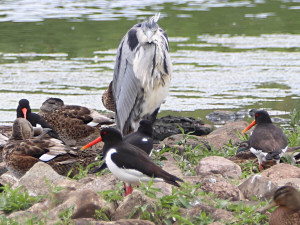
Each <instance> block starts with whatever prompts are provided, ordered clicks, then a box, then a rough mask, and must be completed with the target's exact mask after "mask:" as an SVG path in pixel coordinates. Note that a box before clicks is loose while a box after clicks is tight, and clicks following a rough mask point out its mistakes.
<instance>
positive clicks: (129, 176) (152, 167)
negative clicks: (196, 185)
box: [100, 127, 183, 196]
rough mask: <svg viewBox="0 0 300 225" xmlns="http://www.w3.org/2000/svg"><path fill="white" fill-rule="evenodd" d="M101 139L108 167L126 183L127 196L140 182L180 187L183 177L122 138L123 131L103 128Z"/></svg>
mask: <svg viewBox="0 0 300 225" xmlns="http://www.w3.org/2000/svg"><path fill="white" fill-rule="evenodd" d="M100 139H101V140H102V141H103V142H104V146H103V152H104V160H105V163H106V165H107V167H108V169H109V170H110V171H111V172H112V173H113V174H114V175H115V176H116V177H117V178H118V179H120V180H122V181H123V182H124V183H127V184H129V187H126V185H125V196H126V195H128V194H131V192H132V186H131V185H138V184H139V183H140V182H149V181H150V180H151V179H153V180H154V181H155V182H159V181H164V182H166V183H169V184H172V185H175V186H177V187H179V186H180V185H179V184H178V183H177V182H178V181H179V182H183V180H182V179H180V178H178V177H176V176H174V175H172V174H169V173H168V172H166V171H164V170H163V169H162V168H160V167H159V166H158V165H156V164H155V163H154V162H153V161H152V160H151V158H150V157H149V156H148V155H147V153H145V152H144V151H143V150H141V149H140V148H138V147H136V146H134V145H131V144H129V143H126V142H124V141H123V140H122V135H121V133H120V132H119V131H118V130H117V129H114V128H111V127H107V128H103V129H102V130H101V137H100Z"/></svg>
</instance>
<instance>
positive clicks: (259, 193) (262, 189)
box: [238, 174, 278, 200]
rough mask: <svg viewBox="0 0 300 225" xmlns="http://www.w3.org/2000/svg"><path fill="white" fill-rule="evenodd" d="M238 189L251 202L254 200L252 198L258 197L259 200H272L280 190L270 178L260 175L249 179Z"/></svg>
mask: <svg viewBox="0 0 300 225" xmlns="http://www.w3.org/2000/svg"><path fill="white" fill-rule="evenodd" d="M238 187H239V189H240V190H241V192H242V193H243V194H244V196H245V198H247V199H249V200H252V197H257V198H258V199H259V200H265V199H271V198H272V196H273V193H274V192H275V190H276V189H277V188H278V186H277V185H276V184H274V183H273V182H272V180H271V179H270V178H267V177H264V176H262V175H258V174H257V175H254V176H251V177H249V178H248V179H247V180H245V181H244V182H243V183H241V184H240V185H239V186H238Z"/></svg>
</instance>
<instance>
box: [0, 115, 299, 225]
mask: <svg viewBox="0 0 300 225" xmlns="http://www.w3.org/2000/svg"><path fill="white" fill-rule="evenodd" d="M299 118H300V113H299V112H298V111H294V112H292V113H291V122H290V124H289V125H290V126H289V127H288V128H284V132H285V133H286V135H287V138H288V142H289V146H290V147H294V146H300V124H299ZM181 131H182V134H183V135H182V139H181V140H180V141H178V142H177V143H176V144H177V145H179V146H181V147H183V148H184V151H182V150H181V151H179V149H176V148H166V147H164V148H163V149H161V151H158V152H156V151H153V158H154V161H155V163H157V164H159V165H162V164H163V163H164V160H166V157H165V156H164V153H167V152H170V153H172V154H173V158H174V159H175V161H176V164H177V165H178V166H179V168H180V169H181V171H182V173H183V174H184V175H196V173H195V168H196V167H197V165H198V163H199V160H201V159H202V158H205V157H208V156H222V157H225V158H229V157H232V156H234V155H235V154H236V151H237V149H238V146H236V145H234V144H233V143H232V141H231V140H229V141H228V143H227V144H226V145H224V146H223V147H222V148H221V149H215V148H213V147H212V146H210V149H207V148H206V147H207V146H204V145H203V144H199V145H197V146H195V147H192V146H191V145H189V144H188V143H189V139H195V138H194V137H193V136H192V135H190V134H189V133H188V134H184V132H183V130H182V129H181ZM237 134H238V136H239V137H240V140H241V141H245V140H248V138H249V136H247V135H242V134H240V133H237ZM287 162H288V163H290V161H289V159H287ZM239 165H240V167H241V169H242V179H247V178H249V177H250V176H252V175H254V174H256V173H257V172H258V164H257V160H256V159H253V160H250V159H249V160H245V161H244V162H243V163H239ZM92 166H93V165H91V166H89V167H87V168H86V169H83V168H79V173H78V174H77V175H75V176H74V177H73V178H72V179H82V178H83V177H85V176H87V174H88V170H89V169H90V168H91V167H92ZM106 172H107V170H104V171H102V172H101V173H99V174H98V175H99V176H101V175H102V174H103V173H106ZM170 172H171V173H172V171H170ZM236 182H237V181H236ZM46 183H47V184H48V188H49V189H50V196H48V197H49V198H51V195H52V194H55V193H57V192H59V191H61V187H58V186H54V187H52V186H51V185H50V183H49V182H47V180H46ZM2 189H3V192H2V193H1V194H0V197H1V199H0V207H1V210H3V211H4V212H5V213H10V212H13V211H17V210H23V209H26V208H28V207H30V206H31V205H32V204H34V203H36V202H38V201H40V199H41V198H42V197H41V196H40V197H32V196H29V194H28V192H26V191H25V192H24V191H22V190H21V189H20V188H17V189H15V190H12V189H11V188H10V187H9V186H8V185H6V186H5V187H3V188H2ZM138 189H139V190H140V191H141V192H142V193H144V194H145V195H146V196H148V197H150V198H152V199H154V202H155V205H154V209H153V210H151V211H149V210H148V205H141V206H136V207H135V208H133V209H132V212H131V214H130V216H129V217H133V216H134V215H136V213H138V214H139V215H140V216H139V218H140V219H145V220H149V221H153V223H155V224H166V225H169V224H170V225H171V224H173V223H174V222H177V224H179V225H193V224H197V225H198V224H200V225H202V224H203V225H206V224H210V223H212V222H214V220H213V218H212V215H210V214H209V213H207V212H205V211H199V213H198V214H196V215H194V216H193V217H190V216H186V215H185V214H184V213H183V212H185V211H186V210H189V209H191V208H193V207H194V206H195V205H197V204H208V205H211V206H213V207H215V208H219V209H224V210H227V211H229V212H232V214H233V216H234V218H233V220H232V221H229V222H225V221H223V223H224V224H230V225H232V224H235V225H242V224H250V225H254V224H261V225H267V224H268V217H267V216H266V215H264V214H260V213H258V212H256V210H257V209H258V208H260V207H262V206H264V205H265V204H266V202H264V201H258V200H257V199H254V200H255V201H256V203H257V204H255V205H246V204H245V203H243V202H239V203H236V202H231V201H228V200H224V199H219V198H217V197H216V196H215V195H213V194H212V193H206V192H204V191H202V190H201V184H200V183H199V184H196V185H194V184H191V183H189V182H184V183H182V184H181V187H180V188H178V187H173V188H172V193H171V194H170V195H165V196H163V197H160V198H159V197H157V196H160V195H159V194H161V193H160V192H161V190H160V189H159V188H156V187H155V186H154V184H153V181H151V182H149V183H141V184H140V186H139V187H138ZM98 194H99V195H100V196H101V197H102V198H103V199H104V200H106V201H107V202H109V203H113V204H114V205H115V206H116V207H117V206H118V205H119V204H120V203H121V202H122V201H123V199H124V197H123V195H124V190H123V183H122V182H119V183H118V184H117V185H116V187H115V189H114V190H105V191H101V192H99V193H98ZM44 197H45V196H44ZM272 210H273V209H271V211H272ZM72 212H73V207H71V208H68V209H66V210H64V211H62V212H61V213H60V214H59V219H60V221H59V222H58V223H57V224H72V223H73V221H72V219H71V215H72ZM95 219H97V220H103V221H110V220H111V219H112V218H111V216H110V215H108V214H107V212H106V210H104V209H103V210H97V211H96V215H95ZM2 224H3V225H8V224H12V225H15V224H19V223H18V221H17V220H16V219H8V218H6V217H5V216H2V217H0V225H2ZM22 224H25V225H27V224H28V225H29V224H30V225H31V224H47V221H46V219H45V218H43V219H41V218H38V217H32V218H29V219H26V220H24V221H22Z"/></svg>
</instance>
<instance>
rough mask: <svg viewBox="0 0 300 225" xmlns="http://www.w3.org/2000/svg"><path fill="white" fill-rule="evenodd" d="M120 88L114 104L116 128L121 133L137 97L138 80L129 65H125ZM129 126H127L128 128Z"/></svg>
mask: <svg viewBox="0 0 300 225" xmlns="http://www.w3.org/2000/svg"><path fill="white" fill-rule="evenodd" d="M124 77H125V79H123V82H122V86H121V89H120V95H119V98H118V99H117V102H116V103H117V104H116V112H117V114H116V119H117V126H118V127H119V128H120V130H121V131H122V132H123V130H124V127H125V123H126V122H127V120H128V119H129V117H130V114H131V111H132V110H133V108H134V105H135V104H136V100H137V96H138V90H139V87H138V79H137V78H136V77H135V75H134V72H133V66H132V64H130V63H127V64H126V67H125V71H124ZM129 125H130V124H127V126H129Z"/></svg>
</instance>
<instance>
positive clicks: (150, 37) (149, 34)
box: [146, 30, 153, 43]
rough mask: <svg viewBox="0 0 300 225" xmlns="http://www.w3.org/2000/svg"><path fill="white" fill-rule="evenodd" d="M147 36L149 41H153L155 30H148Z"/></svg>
mask: <svg viewBox="0 0 300 225" xmlns="http://www.w3.org/2000/svg"><path fill="white" fill-rule="evenodd" d="M146 36H147V39H148V42H149V43H151V42H152V36H153V32H152V31H151V30H147V31H146Z"/></svg>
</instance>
